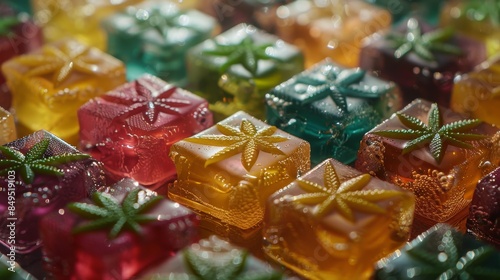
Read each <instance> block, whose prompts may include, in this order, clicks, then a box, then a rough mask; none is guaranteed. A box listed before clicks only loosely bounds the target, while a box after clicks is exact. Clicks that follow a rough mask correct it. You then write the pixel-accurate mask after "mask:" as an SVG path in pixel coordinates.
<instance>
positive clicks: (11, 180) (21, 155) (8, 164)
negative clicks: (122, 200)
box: [0, 131, 104, 253]
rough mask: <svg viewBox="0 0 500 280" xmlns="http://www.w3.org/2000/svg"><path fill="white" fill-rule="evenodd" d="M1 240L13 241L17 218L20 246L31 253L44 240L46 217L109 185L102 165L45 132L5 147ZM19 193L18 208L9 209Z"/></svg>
mask: <svg viewBox="0 0 500 280" xmlns="http://www.w3.org/2000/svg"><path fill="white" fill-rule="evenodd" d="M0 151H1V154H0V163H1V165H0V166H1V167H0V172H1V173H0V174H1V175H0V189H1V190H2V191H0V213H1V219H0V221H1V222H0V225H1V228H0V243H1V244H2V245H4V246H7V247H10V245H8V240H9V236H10V230H9V228H8V227H7V225H8V224H9V223H15V224H16V226H15V230H14V231H15V238H16V239H15V240H16V243H15V246H16V251H17V252H19V253H29V252H31V251H33V250H35V249H36V248H37V247H39V245H40V237H39V231H38V224H39V221H40V219H41V218H42V217H44V216H46V215H47V214H48V213H50V212H52V211H56V210H57V209H59V208H62V207H64V205H66V204H67V203H69V202H72V201H76V200H80V199H83V198H85V197H87V196H88V195H89V194H91V193H93V192H94V191H96V189H97V188H99V187H101V186H102V185H103V184H104V173H103V172H102V164H100V163H99V162H97V161H95V160H94V159H92V158H89V156H88V155H84V154H81V153H79V152H78V151H77V150H76V149H75V148H74V147H72V146H70V145H69V144H67V143H65V142H64V141H62V140H61V139H59V138H57V137H55V136H54V135H52V134H50V133H48V132H46V131H37V132H35V133H33V134H31V135H28V136H26V137H23V138H21V139H17V140H15V141H13V142H10V143H8V144H6V145H4V146H2V147H0ZM9 197H14V198H15V204H14V206H15V209H14V210H13V211H12V209H10V210H9V206H12V205H11V203H12V202H11V201H12V200H10V199H9Z"/></svg>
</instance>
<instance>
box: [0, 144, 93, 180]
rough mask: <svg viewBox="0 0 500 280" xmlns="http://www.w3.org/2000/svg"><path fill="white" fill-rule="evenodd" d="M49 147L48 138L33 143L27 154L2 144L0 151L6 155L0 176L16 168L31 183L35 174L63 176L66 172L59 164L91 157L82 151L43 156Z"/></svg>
mask: <svg viewBox="0 0 500 280" xmlns="http://www.w3.org/2000/svg"><path fill="white" fill-rule="evenodd" d="M48 147H49V139H47V138H45V139H43V140H41V141H40V142H38V143H36V144H35V145H33V147H31V149H29V150H28V152H26V154H25V155H24V154H23V153H21V152H19V151H17V150H15V149H13V148H10V147H7V146H0V152H1V153H2V155H3V156H4V157H5V158H4V159H0V176H2V175H6V174H8V172H9V171H11V170H15V171H18V172H19V173H20V175H21V178H22V180H23V181H24V182H25V183H26V184H31V183H33V180H34V179H35V174H45V175H52V176H62V175H64V172H63V171H62V170H60V169H59V168H57V167H56V166H57V165H61V164H64V163H69V162H73V161H77V160H81V159H86V158H89V157H90V156H89V155H85V154H80V153H76V154H62V155H56V156H50V157H43V155H44V154H45V152H46V151H47V148H48Z"/></svg>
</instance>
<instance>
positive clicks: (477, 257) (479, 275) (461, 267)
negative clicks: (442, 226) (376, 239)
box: [408, 231, 500, 280]
mask: <svg viewBox="0 0 500 280" xmlns="http://www.w3.org/2000/svg"><path fill="white" fill-rule="evenodd" d="M437 248H439V250H440V251H441V253H439V254H437V255H436V254H433V253H430V252H427V251H426V250H424V249H422V248H418V247H415V248H413V249H411V250H409V251H408V255H409V256H410V257H412V258H414V259H416V260H419V261H420V262H421V263H422V265H420V266H418V267H413V268H412V270H414V271H418V272H419V274H420V275H421V276H426V277H427V278H428V279H464V280H465V279H467V280H468V279H499V278H498V277H499V276H500V270H495V269H491V268H486V267H482V266H481V262H482V261H484V260H485V259H486V258H488V256H490V255H491V254H492V253H494V252H495V249H493V248H492V247H489V246H483V247H479V248H477V249H474V250H470V251H468V252H466V253H465V254H464V255H462V256H461V255H460V254H459V253H458V248H457V246H456V244H455V240H454V238H453V235H452V232H451V231H446V232H445V233H444V234H443V237H442V239H441V242H440V244H439V245H438V246H437Z"/></svg>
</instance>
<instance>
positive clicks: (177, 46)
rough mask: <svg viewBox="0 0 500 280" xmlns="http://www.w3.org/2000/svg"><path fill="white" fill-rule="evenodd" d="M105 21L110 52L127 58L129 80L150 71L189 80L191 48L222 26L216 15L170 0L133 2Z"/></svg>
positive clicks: (179, 80)
mask: <svg viewBox="0 0 500 280" xmlns="http://www.w3.org/2000/svg"><path fill="white" fill-rule="evenodd" d="M102 25H103V28H104V29H105V30H106V33H107V35H108V48H107V49H108V52H109V53H110V54H111V55H113V56H115V57H117V58H118V59H120V60H122V61H123V62H125V64H126V65H127V78H128V79H129V80H134V79H137V78H138V77H139V76H141V75H142V74H144V73H150V74H153V75H156V76H158V77H160V78H162V79H165V80H167V81H168V82H169V83H173V82H175V83H176V84H178V85H183V84H185V82H186V80H187V79H186V63H185V60H186V54H187V50H188V49H189V48H190V47H193V46H195V45H197V44H198V43H201V42H202V41H204V40H206V39H208V38H209V37H210V35H211V34H214V33H215V32H216V31H217V29H218V28H217V23H216V21H215V19H214V18H212V17H210V16H207V15H205V14H203V13H200V12H198V11H196V10H181V9H180V8H179V7H178V5H176V4H174V2H168V1H162V2H160V1H146V2H145V3H141V4H137V5H135V6H129V7H127V8H126V9H125V10H122V11H120V12H118V13H116V14H113V15H112V16H110V17H108V18H106V20H105V21H104V22H103V24H102Z"/></svg>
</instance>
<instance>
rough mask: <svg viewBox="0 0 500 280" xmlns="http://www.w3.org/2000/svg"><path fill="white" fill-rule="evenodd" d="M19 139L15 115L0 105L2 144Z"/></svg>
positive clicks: (0, 143) (0, 141) (0, 137)
mask: <svg viewBox="0 0 500 280" xmlns="http://www.w3.org/2000/svg"><path fill="white" fill-rule="evenodd" d="M16 139H17V134H16V127H15V124H14V117H13V116H12V114H11V113H9V112H8V111H5V110H4V109H3V108H2V107H0V145H4V144H7V143H9V142H12V141H14V140H16Z"/></svg>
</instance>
